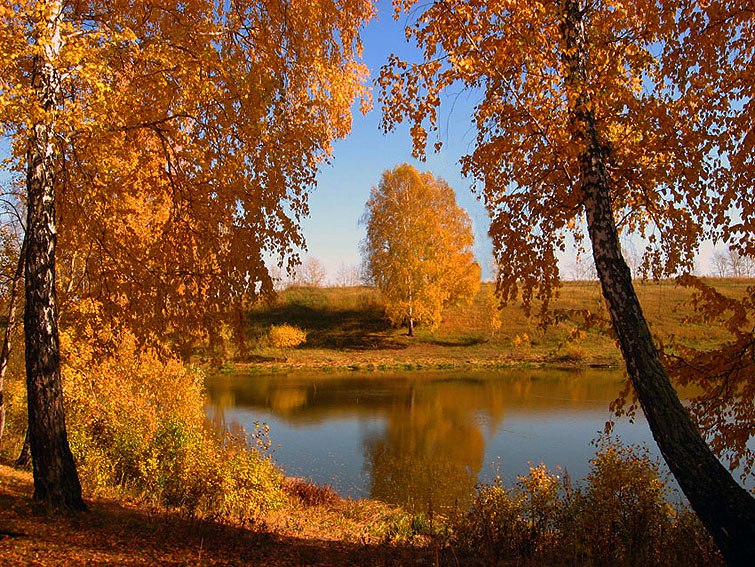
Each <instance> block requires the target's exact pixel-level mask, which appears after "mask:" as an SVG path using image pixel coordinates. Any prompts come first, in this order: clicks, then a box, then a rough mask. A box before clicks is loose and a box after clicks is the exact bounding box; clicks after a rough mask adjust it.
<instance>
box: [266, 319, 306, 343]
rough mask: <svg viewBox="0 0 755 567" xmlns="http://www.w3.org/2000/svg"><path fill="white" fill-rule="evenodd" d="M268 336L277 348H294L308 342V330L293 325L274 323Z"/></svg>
mask: <svg viewBox="0 0 755 567" xmlns="http://www.w3.org/2000/svg"><path fill="white" fill-rule="evenodd" d="M267 336H268V340H269V341H270V344H271V345H272V346H274V347H275V348H294V347H297V346H299V345H301V344H304V343H305V342H306V340H307V331H304V330H302V329H300V328H299V327H294V326H293V325H286V324H283V325H272V326H271V327H270V330H269V331H268V333H267Z"/></svg>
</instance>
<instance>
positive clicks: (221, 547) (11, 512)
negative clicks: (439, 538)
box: [0, 465, 434, 567]
mask: <svg viewBox="0 0 755 567" xmlns="http://www.w3.org/2000/svg"><path fill="white" fill-rule="evenodd" d="M32 490H33V489H32V482H31V475H30V474H29V473H27V472H19V471H16V470H13V469H11V468H9V467H6V466H2V465H0V564H2V565H3V566H4V567H5V566H8V567H11V566H14V567H15V566H19V567H20V566H58V565H60V566H64V565H65V566H69V565H118V566H121V565H195V566H204V565H239V566H241V565H266V566H268V565H269V566H284V565H323V566H324V565H376V566H377V565H411V564H415V565H416V564H431V563H432V557H433V555H434V550H433V549H431V548H430V547H427V546H422V545H418V544H414V545H412V544H409V543H404V544H402V545H396V544H393V545H387V544H386V543H385V540H384V538H382V537H381V536H380V535H379V534H378V535H376V534H375V533H374V532H375V526H377V525H380V524H381V523H384V522H386V521H388V520H387V519H389V518H390V517H391V516H392V515H393V514H395V513H396V512H395V511H394V510H393V509H391V508H390V507H388V506H386V505H382V504H379V503H376V502H369V501H364V502H353V501H345V500H341V499H338V501H337V502H336V503H331V504H330V505H328V506H325V505H317V506H305V505H303V504H301V503H298V500H297V499H296V498H295V497H292V501H291V504H290V505H289V506H288V508H287V509H286V510H285V511H279V512H276V513H275V515H270V516H260V517H259V518H257V519H256V522H254V523H252V524H249V525H245V526H239V525H228V524H221V523H216V522H210V521H206V520H197V519H190V518H187V517H185V516H180V515H177V514H174V513H169V512H165V511H161V510H156V509H153V508H147V507H143V506H140V505H139V504H137V503H135V502H128V501H117V500H112V499H106V498H96V499H90V500H88V505H89V507H90V511H89V512H88V513H86V514H77V515H71V516H64V517H60V518H58V517H56V518H53V517H48V516H45V515H44V514H42V513H41V512H40V511H38V510H36V509H35V508H34V506H33V505H32V501H31V493H32Z"/></svg>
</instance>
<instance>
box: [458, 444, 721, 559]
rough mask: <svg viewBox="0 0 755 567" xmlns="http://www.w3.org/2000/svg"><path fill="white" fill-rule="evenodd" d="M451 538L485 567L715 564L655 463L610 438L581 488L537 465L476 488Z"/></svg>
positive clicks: (705, 538)
mask: <svg viewBox="0 0 755 567" xmlns="http://www.w3.org/2000/svg"><path fill="white" fill-rule="evenodd" d="M455 540H456V543H457V544H459V545H460V546H461V547H462V548H463V549H464V548H466V549H467V550H471V551H472V552H473V553H474V554H475V555H477V556H480V557H482V558H483V559H484V560H485V561H486V562H489V563H491V564H497V563H500V562H511V563H512V564H513V563H516V564H518V565H519V564H531V565H626V566H630V565H647V566H650V565H658V566H661V565H663V566H667V565H685V566H686V565H695V564H696V565H722V564H723V561H722V559H721V556H720V555H719V554H718V552H717V550H716V548H715V546H714V544H713V541H712V540H711V538H710V536H709V535H708V534H707V533H706V532H705V529H704V528H703V526H702V524H701V523H700V522H699V520H697V518H696V517H695V515H694V514H693V513H692V512H691V511H690V510H688V509H686V508H684V507H682V506H677V507H674V506H671V505H670V504H669V502H668V500H667V486H666V483H665V481H664V479H663V476H662V475H661V472H660V469H659V465H658V463H657V462H656V461H653V460H652V459H651V458H650V457H649V455H648V453H647V451H646V450H644V449H641V448H636V447H626V446H623V445H622V444H621V443H620V442H618V441H616V440H603V441H602V444H601V446H600V448H599V450H598V452H597V454H596V456H595V458H594V459H593V460H592V461H591V472H590V474H589V475H588V477H587V478H586V480H585V486H584V487H573V486H572V485H571V483H570V482H569V479H568V475H564V477H563V478H562V477H561V476H560V475H559V474H555V473H551V472H550V471H548V469H546V468H545V466H544V465H540V466H537V467H534V468H531V469H530V472H529V473H528V474H527V475H525V476H521V477H519V480H518V482H517V484H516V486H515V487H514V488H510V489H507V488H505V487H504V486H503V484H502V482H501V480H500V478H499V479H497V480H496V481H495V482H494V483H493V484H491V485H484V486H481V487H480V488H479V490H478V493H477V496H476V498H475V499H474V501H473V504H472V506H471V508H470V510H469V512H468V513H467V514H466V515H465V516H464V517H463V518H462V519H461V521H460V522H459V523H458V525H457V527H456V533H455ZM506 564H508V563H506Z"/></svg>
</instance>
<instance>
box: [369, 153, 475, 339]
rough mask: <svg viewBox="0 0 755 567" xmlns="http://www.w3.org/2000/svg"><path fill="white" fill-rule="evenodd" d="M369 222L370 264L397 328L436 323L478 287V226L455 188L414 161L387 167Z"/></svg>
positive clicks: (375, 191)
mask: <svg viewBox="0 0 755 567" xmlns="http://www.w3.org/2000/svg"><path fill="white" fill-rule="evenodd" d="M363 221H364V222H365V224H366V226H367V237H366V239H365V242H364V246H363V254H364V258H365V265H366V266H367V269H368V270H369V272H370V274H371V277H372V281H373V282H374V283H375V285H376V286H377V287H378V288H379V289H380V291H381V292H382V293H383V295H384V297H385V301H386V314H387V316H388V319H390V321H391V323H392V324H393V325H395V326H400V325H406V326H407V329H408V334H409V336H413V335H414V326H415V325H416V324H427V325H429V326H431V327H434V326H437V325H438V324H439V323H440V321H441V316H442V310H443V307H444V306H445V305H448V304H449V303H453V302H458V301H465V300H469V299H471V298H472V297H474V295H475V294H476V293H477V291H478V290H479V288H480V267H479V265H478V264H477V262H476V261H475V260H474V255H473V253H472V245H473V243H474V236H473V235H472V223H471V220H470V219H469V215H467V213H466V212H465V211H464V210H463V209H461V208H459V206H458V205H457V204H456V196H455V195H454V192H453V190H452V189H451V187H450V186H449V185H448V184H447V183H446V182H445V181H443V180H442V179H438V178H435V177H433V175H432V174H430V173H420V172H419V171H417V170H416V169H415V168H414V167H412V166H411V165H408V164H403V165H400V166H398V167H396V168H394V169H392V170H386V171H385V172H383V177H382V179H381V180H380V184H379V185H377V186H376V187H373V188H372V191H371V193H370V199H369V201H367V207H366V210H365V214H364V218H363Z"/></svg>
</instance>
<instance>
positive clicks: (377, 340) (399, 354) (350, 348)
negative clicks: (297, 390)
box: [201, 280, 753, 374]
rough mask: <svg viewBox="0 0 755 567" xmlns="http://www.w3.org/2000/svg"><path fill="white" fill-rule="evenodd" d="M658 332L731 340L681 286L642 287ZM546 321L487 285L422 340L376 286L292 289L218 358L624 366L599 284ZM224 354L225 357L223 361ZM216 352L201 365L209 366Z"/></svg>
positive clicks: (378, 367)
mask: <svg viewBox="0 0 755 567" xmlns="http://www.w3.org/2000/svg"><path fill="white" fill-rule="evenodd" d="M712 283H713V284H714V285H715V287H716V288H717V289H718V290H719V291H721V292H722V293H725V294H727V295H730V296H731V297H741V296H742V295H743V294H744V292H745V289H746V288H747V286H749V285H752V283H753V282H752V281H751V280H712ZM637 292H638V296H639V298H640V301H641V302H642V305H643V308H644V309H645V313H646V315H647V317H648V319H649V322H650V325H651V330H652V331H653V333H654V334H655V335H656V336H657V337H658V338H659V339H661V340H664V341H665V340H667V339H668V338H669V337H673V338H674V340H676V341H679V342H680V343H682V344H684V345H686V346H690V347H694V348H703V349H706V348H714V347H717V346H719V345H721V344H722V343H723V342H725V341H727V340H729V339H730V338H731V337H730V335H729V333H728V332H727V331H726V329H724V328H723V326H716V325H714V324H713V325H712V324H710V323H707V322H703V321H701V320H699V318H698V317H697V316H696V313H695V312H694V310H693V308H692V307H691V306H690V304H689V301H690V298H691V292H690V290H688V289H686V288H682V287H679V286H677V285H676V284H675V283H674V282H670V281H663V282H645V283H638V284H637ZM551 309H552V314H551V317H550V319H549V320H547V321H543V320H542V318H540V317H539V316H538V315H537V308H536V307H533V311H532V316H528V315H527V314H526V313H525V312H524V311H523V310H522V308H521V306H520V305H508V306H506V307H504V308H503V309H501V310H500V311H498V310H497V309H496V300H495V299H494V295H493V284H491V283H485V284H483V286H482V288H481V289H480V292H479V293H478V295H477V296H476V297H475V298H474V300H473V301H472V302H471V303H470V304H464V305H457V306H452V307H449V308H447V309H446V310H445V311H444V313H443V321H442V323H441V324H440V326H439V327H438V328H436V329H428V328H423V327H418V328H417V329H416V333H415V336H414V337H408V336H407V335H406V330H405V329H394V328H391V327H390V325H389V324H388V322H387V320H386V318H385V316H384V306H383V303H382V299H381V297H380V294H379V292H378V291H377V290H376V289H375V288H370V287H351V288H311V287H292V288H288V289H286V290H284V291H282V292H281V293H280V294H279V296H278V297H277V298H276V300H275V301H274V302H272V303H269V304H262V305H257V306H255V307H253V308H252V309H251V310H250V313H249V315H248V327H247V341H246V344H245V345H244V346H243V347H242V348H236V347H232V346H230V341H228V343H227V345H226V348H225V351H224V352H222V353H219V356H216V359H217V358H220V359H223V360H224V361H225V366H224V368H223V370H224V371H235V372H241V373H248V374H253V373H277V372H296V371H301V370H317V371H326V372H327V371H368V372H370V371H397V370H400V371H405V370H442V369H459V368H470V369H476V368H479V369H484V368H512V367H525V368H526V367H556V368H589V367H593V368H595V367H597V368H621V367H622V366H623V361H622V359H621V354H620V352H619V350H618V348H617V347H616V345H615V343H614V340H613V338H612V334H611V330H610V324H609V323H608V320H607V319H608V315H607V312H606V310H605V308H604V305H603V300H602V297H601V293H600V287H599V284H598V282H593V281H587V282H564V286H563V288H562V290H561V294H560V296H559V297H558V298H557V299H556V300H555V301H554V302H553V303H552V305H551ZM284 324H285V325H293V326H296V327H298V328H300V329H303V330H304V331H306V333H307V340H306V342H305V343H303V344H302V345H300V346H298V347H296V348H285V349H283V348H275V347H274V346H272V345H271V344H270V341H269V340H268V339H267V337H268V332H269V330H270V328H271V327H272V326H274V325H284ZM215 354H216V355H217V354H218V353H215ZM211 357H212V356H211V354H208V353H205V354H204V356H203V357H201V359H202V361H203V362H207V361H209V360H210V359H211Z"/></svg>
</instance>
